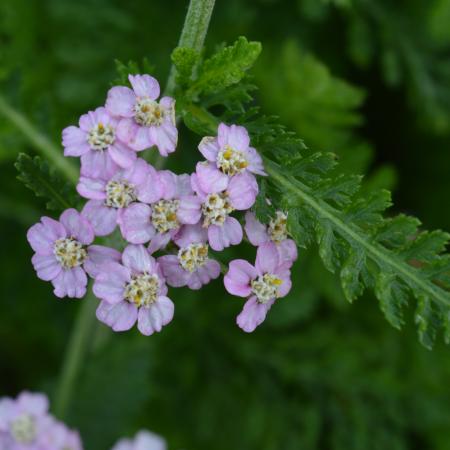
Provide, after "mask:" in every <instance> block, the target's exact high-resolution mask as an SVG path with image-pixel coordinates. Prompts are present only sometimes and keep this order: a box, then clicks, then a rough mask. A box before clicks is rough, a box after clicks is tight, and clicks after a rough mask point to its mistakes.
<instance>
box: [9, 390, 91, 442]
mask: <svg viewBox="0 0 450 450" xmlns="http://www.w3.org/2000/svg"><path fill="white" fill-rule="evenodd" d="M0 445H1V447H0V448H1V449H2V450H7V449H11V450H68V449H70V450H82V445H81V441H80V439H79V436H78V433H77V432H75V431H72V430H69V429H68V428H67V427H66V426H65V425H64V424H62V423H61V422H58V421H57V420H55V419H54V418H53V417H52V416H51V415H50V414H49V412H48V399H47V397H46V396H45V395H43V394H33V393H30V392H22V393H21V394H20V395H19V396H18V397H17V399H11V398H8V397H3V398H0Z"/></svg>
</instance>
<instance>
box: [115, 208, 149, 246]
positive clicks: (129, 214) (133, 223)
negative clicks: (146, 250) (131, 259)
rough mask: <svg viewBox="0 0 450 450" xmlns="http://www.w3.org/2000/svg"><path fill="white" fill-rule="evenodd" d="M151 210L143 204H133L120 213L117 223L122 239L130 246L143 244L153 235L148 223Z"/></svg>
mask: <svg viewBox="0 0 450 450" xmlns="http://www.w3.org/2000/svg"><path fill="white" fill-rule="evenodd" d="M151 214H152V209H151V208H150V206H149V205H146V204H144V203H133V204H132V205H130V206H129V207H128V208H124V209H123V210H121V211H120V214H119V217H118V222H119V226H120V231H121V233H122V236H123V237H124V239H126V240H127V241H128V242H131V243H132V244H145V243H146V242H148V241H150V239H151V238H152V237H153V236H154V235H155V228H154V227H153V225H152V223H151V222H150V217H151Z"/></svg>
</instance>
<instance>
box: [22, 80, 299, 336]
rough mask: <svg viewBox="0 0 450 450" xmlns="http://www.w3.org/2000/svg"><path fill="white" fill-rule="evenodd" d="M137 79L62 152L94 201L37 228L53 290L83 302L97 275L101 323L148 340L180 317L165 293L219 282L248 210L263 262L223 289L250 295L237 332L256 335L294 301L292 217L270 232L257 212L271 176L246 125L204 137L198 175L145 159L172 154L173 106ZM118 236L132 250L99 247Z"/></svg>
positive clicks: (67, 133) (238, 268) (42, 266)
mask: <svg viewBox="0 0 450 450" xmlns="http://www.w3.org/2000/svg"><path fill="white" fill-rule="evenodd" d="M129 81H130V84H131V87H132V89H130V88H128V87H125V86H116V87H113V88H112V89H110V91H109V92H108V96H107V100H106V104H105V106H104V107H100V108H97V109H96V110H95V111H91V112H89V113H87V114H85V115H83V116H81V117H80V120H79V126H78V127H76V126H70V127H68V128H66V129H65V130H64V131H63V140H62V144H63V147H64V154H65V155H66V156H79V157H80V160H81V169H80V178H79V182H78V185H77V191H78V193H79V194H80V196H82V197H84V198H85V199H87V202H86V204H85V206H84V207H83V209H82V211H81V212H78V211H76V210H75V209H68V210H66V211H64V212H63V213H62V215H61V216H60V218H59V220H58V221H57V220H54V219H51V218H49V217H42V219H41V221H40V223H37V224H35V225H34V226H33V227H31V229H30V230H29V232H28V240H29V242H30V245H31V247H32V248H33V250H34V251H35V255H34V256H33V258H32V262H33V265H34V267H35V269H36V272H37V274H38V277H39V278H41V279H43V280H46V281H51V282H52V284H53V286H54V293H55V295H56V296H58V297H65V296H67V297H75V298H81V297H83V296H84V295H85V293H86V287H87V282H88V276H90V277H91V278H93V279H94V284H93V291H94V294H95V295H96V296H97V297H98V298H99V299H100V300H101V303H100V305H99V307H98V309H97V317H98V319H99V320H100V321H102V322H103V323H105V324H107V325H109V326H110V327H111V328H112V329H113V330H114V331H124V330H128V329H130V328H131V327H133V325H134V324H135V323H136V322H137V326H138V329H139V330H140V332H141V333H142V334H144V335H151V334H153V333H154V332H158V331H160V330H161V328H162V327H163V326H164V325H166V324H167V323H169V322H170V321H171V320H172V318H173V314H174V304H173V302H172V301H171V300H170V299H169V298H168V297H167V293H168V288H167V286H171V287H182V286H188V287H189V288H191V289H200V288H201V286H203V285H205V284H207V283H209V282H210V281H211V280H213V279H216V278H218V277H219V275H220V272H221V266H220V264H219V263H218V262H217V261H216V260H214V259H213V258H210V257H209V248H211V249H212V250H214V251H216V252H220V251H222V250H223V249H225V248H227V247H229V246H232V245H237V244H240V243H241V242H242V240H243V239H244V230H243V227H242V225H241V223H240V221H239V220H238V219H237V218H236V217H234V213H235V211H246V214H245V225H244V229H245V232H246V235H247V239H248V241H249V242H250V243H251V244H253V245H255V246H257V247H258V250H257V258H256V264H255V267H253V266H251V265H250V264H249V263H247V262H246V261H243V260H235V261H232V262H231V263H230V266H229V270H228V272H227V274H226V275H225V287H226V289H227V290H228V292H230V293H231V294H233V295H237V296H240V297H248V298H249V299H248V301H247V303H246V304H245V306H244V309H243V311H242V312H241V314H240V315H239V316H238V319H237V323H238V325H239V326H240V327H241V328H242V329H243V330H244V331H247V332H250V331H253V330H254V329H255V328H256V327H257V326H258V325H259V324H260V323H261V322H262V321H263V320H264V318H265V316H266V314H267V311H268V310H269V309H270V307H271V306H272V304H273V303H274V302H275V300H276V299H277V298H279V297H283V296H285V295H286V294H287V293H288V291H289V289H290V286H291V282H290V268H291V266H292V264H293V262H294V261H295V259H296V258H297V249H296V245H295V243H294V241H292V240H291V239H289V238H288V235H287V230H286V220H287V216H286V214H285V213H283V212H281V211H280V212H277V214H276V216H275V217H273V218H272V220H271V221H270V223H269V224H268V225H263V224H261V223H260V222H258V220H257V219H256V217H255V215H254V214H253V213H252V212H250V208H251V207H252V206H253V205H254V203H255V200H256V196H257V194H258V183H257V181H256V175H260V176H265V175H266V174H265V172H264V167H263V161H262V158H261V157H260V155H259V154H258V152H257V151H256V150H255V149H254V148H253V147H251V145H250V138H249V135H248V132H247V130H246V129H245V128H244V127H241V126H237V125H230V126H228V125H226V124H223V123H222V124H220V125H219V127H218V130H217V136H216V137H209V136H208V137H204V138H203V139H202V140H201V142H200V144H199V147H198V148H199V151H200V153H201V154H202V155H203V156H204V158H205V160H204V161H201V162H198V163H197V165H196V170H195V172H194V173H192V174H182V175H177V174H175V173H173V172H171V171H169V170H156V169H155V168H154V167H153V166H152V165H151V164H149V163H148V162H147V161H146V160H144V159H142V158H139V157H138V156H137V154H138V152H140V151H142V150H145V149H148V148H150V147H153V146H156V147H157V149H158V150H159V153H160V154H161V155H162V156H168V155H169V154H170V153H172V152H174V151H175V148H176V146H177V139H178V132H177V128H176V122H175V101H174V100H173V99H172V98H170V97H162V98H161V99H160V100H159V101H157V99H158V97H159V93H160V88H159V84H158V82H157V81H156V80H155V79H154V78H153V77H151V76H149V75H134V76H133V75H130V76H129ZM116 229H117V230H119V231H120V234H121V236H122V238H123V239H124V240H125V241H126V243H127V245H126V247H125V248H124V249H123V251H122V252H119V251H118V250H116V249H114V248H110V247H106V246H103V245H94V244H93V242H94V239H95V237H96V236H97V237H103V236H108V235H110V234H111V233H113V232H115V230H116Z"/></svg>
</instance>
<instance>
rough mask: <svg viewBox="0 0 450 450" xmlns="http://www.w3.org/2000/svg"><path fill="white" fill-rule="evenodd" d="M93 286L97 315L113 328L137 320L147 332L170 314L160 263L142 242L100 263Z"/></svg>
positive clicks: (158, 327)
mask: <svg viewBox="0 0 450 450" xmlns="http://www.w3.org/2000/svg"><path fill="white" fill-rule="evenodd" d="M93 289H94V294H95V295H96V296H97V297H98V298H100V299H101V300H102V302H101V303H100V306H99V307H98V309H97V318H98V319H99V320H100V321H101V322H103V323H105V324H107V325H109V326H110V327H111V328H112V329H113V330H114V331H125V330H129V329H130V328H131V327H132V326H133V325H134V324H135V323H136V321H137V323H138V329H139V331H140V332H141V333H142V334H144V335H147V336H149V335H151V334H153V333H154V332H158V331H161V329H162V327H163V326H164V325H167V324H168V323H169V322H170V321H171V320H172V318H173V312H174V305H173V303H172V301H171V300H170V299H169V298H168V297H166V294H167V287H166V284H165V280H164V277H163V275H162V272H161V269H160V267H159V264H158V263H157V262H156V261H155V259H154V258H153V257H152V256H150V254H149V252H148V250H147V249H146V248H145V247H144V246H143V245H128V246H127V247H126V248H125V250H124V251H123V254H122V258H121V263H118V262H111V263H107V264H103V265H102V266H101V268H100V271H99V273H98V274H97V276H96V278H95V282H94V288H93Z"/></svg>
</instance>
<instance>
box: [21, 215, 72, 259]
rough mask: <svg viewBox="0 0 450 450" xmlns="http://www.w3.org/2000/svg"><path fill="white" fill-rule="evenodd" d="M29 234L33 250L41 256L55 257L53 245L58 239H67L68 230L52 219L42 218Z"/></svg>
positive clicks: (28, 237)
mask: <svg viewBox="0 0 450 450" xmlns="http://www.w3.org/2000/svg"><path fill="white" fill-rule="evenodd" d="M41 222H42V223H36V224H35V225H33V226H32V227H31V228H30V229H29V230H28V232H27V239H28V242H29V243H30V245H31V248H32V249H33V250H34V251H35V252H36V253H38V254H40V255H53V245H54V243H55V241H56V240H57V239H60V238H64V237H67V232H66V229H65V228H64V226H63V225H62V224H60V223H59V222H58V221H56V220H54V219H51V218H50V217H42V218H41Z"/></svg>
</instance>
